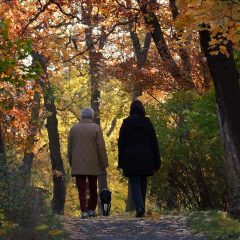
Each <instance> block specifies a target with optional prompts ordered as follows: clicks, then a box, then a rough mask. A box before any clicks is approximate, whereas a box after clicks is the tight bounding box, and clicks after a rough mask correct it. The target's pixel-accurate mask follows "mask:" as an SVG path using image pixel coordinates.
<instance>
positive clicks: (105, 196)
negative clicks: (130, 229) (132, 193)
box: [100, 189, 112, 216]
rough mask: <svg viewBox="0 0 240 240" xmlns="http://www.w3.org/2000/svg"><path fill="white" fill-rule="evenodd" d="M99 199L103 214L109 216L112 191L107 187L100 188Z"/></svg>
mask: <svg viewBox="0 0 240 240" xmlns="http://www.w3.org/2000/svg"><path fill="white" fill-rule="evenodd" d="M100 200H101V204H102V210H103V216H109V215H110V209H111V200H112V193H111V192H110V191H109V190H108V189H103V190H101V192H100Z"/></svg>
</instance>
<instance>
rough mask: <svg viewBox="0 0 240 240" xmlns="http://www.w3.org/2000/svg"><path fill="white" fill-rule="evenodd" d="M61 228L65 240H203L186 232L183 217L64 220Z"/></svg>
mask: <svg viewBox="0 0 240 240" xmlns="http://www.w3.org/2000/svg"><path fill="white" fill-rule="evenodd" d="M64 227H65V229H66V230H67V231H68V232H69V237H68V240H95V239H97V240H125V239H133V240H135V239H136V240H154V239H162V240H163V239H167V240H177V239H189V240H190V239H191V240H206V239H207V238H206V237H204V236H203V235H202V234H199V233H196V232H194V231H192V230H190V229H189V228H187V226H186V218H185V217H184V216H163V217H159V218H157V219H156V218H155V219H150V218H148V219H147V218H146V219H142V220H140V219H134V218H130V219H127V218H126V217H119V216H116V217H115V216H111V217H109V218H104V217H99V218H95V219H87V220H85V219H84V220H82V219H79V218H65V220H64Z"/></svg>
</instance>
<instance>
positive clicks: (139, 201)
mask: <svg viewBox="0 0 240 240" xmlns="http://www.w3.org/2000/svg"><path fill="white" fill-rule="evenodd" d="M160 165H161V159H160V154H159V148H158V141H157V137H156V133H155V130H154V127H153V125H152V123H151V121H150V119H149V118H147V117H145V110H144V107H143V104H142V103H141V102H140V101H139V100H135V101H133V102H132V104H131V107H130V116H129V117H127V118H126V119H124V120H123V123H122V126H121V129H120V133H119V139H118V167H119V168H120V169H122V170H123V173H124V175H125V176H127V177H128V178H129V181H130V185H131V190H132V196H133V202H134V204H135V207H136V217H143V216H144V214H145V201H146V190H147V177H148V176H152V175H153V174H154V172H156V171H158V170H159V168H160Z"/></svg>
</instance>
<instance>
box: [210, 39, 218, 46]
mask: <svg viewBox="0 0 240 240" xmlns="http://www.w3.org/2000/svg"><path fill="white" fill-rule="evenodd" d="M218 43H219V41H218V40H217V39H215V38H212V39H211V41H210V42H209V45H210V46H212V45H216V44H218Z"/></svg>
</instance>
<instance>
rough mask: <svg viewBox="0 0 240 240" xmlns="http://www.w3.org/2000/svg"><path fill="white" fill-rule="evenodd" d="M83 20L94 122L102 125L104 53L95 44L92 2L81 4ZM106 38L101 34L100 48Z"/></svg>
mask: <svg viewBox="0 0 240 240" xmlns="http://www.w3.org/2000/svg"><path fill="white" fill-rule="evenodd" d="M81 9H82V16H83V22H84V24H85V25H87V26H88V27H87V28H86V29H85V41H86V45H87V48H88V49H89V50H88V55H89V73H90V91H91V108H92V109H93V110H94V119H93V120H94V122H95V123H97V124H98V125H100V98H101V91H100V78H101V74H100V68H101V60H102V57H103V56H102V53H101V52H99V51H97V49H96V46H95V44H94V34H93V26H92V17H93V16H92V10H93V6H92V3H91V2H88V3H87V4H86V5H82V6H81ZM105 40H106V38H105V37H104V34H103V35H102V36H101V40H100V41H99V50H100V49H102V48H103V47H104V44H105Z"/></svg>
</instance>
